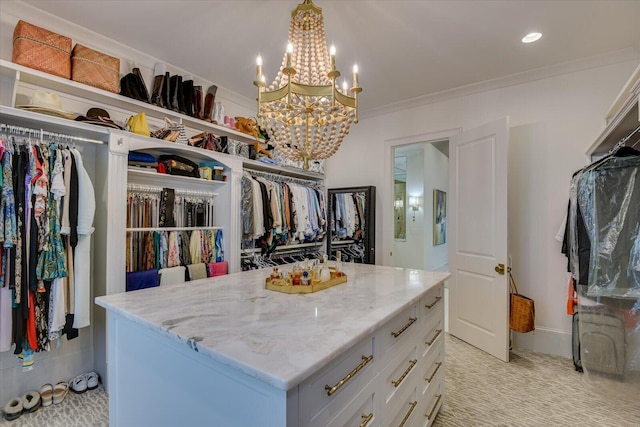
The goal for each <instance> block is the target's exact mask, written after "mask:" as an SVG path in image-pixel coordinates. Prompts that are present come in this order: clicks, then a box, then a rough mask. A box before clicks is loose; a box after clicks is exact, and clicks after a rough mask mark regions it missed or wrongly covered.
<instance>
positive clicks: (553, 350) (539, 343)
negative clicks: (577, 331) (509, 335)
mask: <svg viewBox="0 0 640 427" xmlns="http://www.w3.org/2000/svg"><path fill="white" fill-rule="evenodd" d="M571 347H572V345H571V332H565V331H560V330H557V329H546V328H538V327H536V330H535V331H533V332H529V333H527V334H521V333H518V332H513V348H515V349H521V350H531V351H535V352H537V353H545V354H553V355H556V356H562V357H567V358H571V357H572V355H571Z"/></svg>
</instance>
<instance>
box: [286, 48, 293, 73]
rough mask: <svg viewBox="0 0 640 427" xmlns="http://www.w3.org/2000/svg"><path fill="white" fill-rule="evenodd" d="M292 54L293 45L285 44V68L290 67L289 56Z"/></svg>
mask: <svg viewBox="0 0 640 427" xmlns="http://www.w3.org/2000/svg"><path fill="white" fill-rule="evenodd" d="M292 53H293V45H292V44H291V43H289V44H287V67H291V54H292Z"/></svg>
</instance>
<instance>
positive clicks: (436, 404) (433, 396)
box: [416, 384, 444, 427]
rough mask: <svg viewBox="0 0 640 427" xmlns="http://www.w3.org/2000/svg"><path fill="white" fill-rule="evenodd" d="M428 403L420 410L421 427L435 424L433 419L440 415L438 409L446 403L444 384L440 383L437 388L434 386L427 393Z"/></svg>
mask: <svg viewBox="0 0 640 427" xmlns="http://www.w3.org/2000/svg"><path fill="white" fill-rule="evenodd" d="M425 403H426V405H425V406H422V410H421V411H419V412H418V415H419V417H416V418H417V419H419V421H420V424H419V425H420V426H421V427H429V426H430V425H432V424H433V420H434V419H435V418H436V415H438V410H439V409H440V407H442V405H443V404H444V384H439V385H438V387H437V388H433V389H431V390H430V392H429V393H428V394H427V398H426V400H425Z"/></svg>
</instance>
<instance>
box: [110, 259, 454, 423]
mask: <svg viewBox="0 0 640 427" xmlns="http://www.w3.org/2000/svg"><path fill="white" fill-rule="evenodd" d="M344 269H345V272H346V273H347V275H348V277H349V282H347V283H346V284H345V285H344V287H342V288H340V287H335V288H332V289H330V290H327V291H323V292H325V293H323V292H319V293H316V294H311V295H305V296H302V295H286V294H280V293H277V292H271V291H268V290H265V289H264V285H263V280H264V273H263V272H260V271H246V272H241V273H237V274H233V275H229V276H223V277H217V278H214V279H212V280H210V281H208V282H201V283H199V284H198V286H197V287H189V286H186V285H185V286H183V285H176V286H178V287H177V292H178V294H179V295H180V296H181V298H183V299H184V301H185V302H189V303H188V305H185V306H183V305H181V304H180V302H179V301H175V300H174V298H173V293H172V294H169V292H170V290H169V289H168V288H167V287H160V288H158V289H153V290H151V291H149V292H130V293H127V294H119V295H112V296H106V297H103V298H100V299H99V300H98V304H100V305H102V306H104V307H105V308H107V310H108V312H109V319H110V323H109V330H110V333H109V342H110V343H113V344H114V345H110V347H109V350H110V359H111V360H113V361H114V362H113V363H114V365H112V367H113V369H111V370H110V372H109V373H110V378H111V381H112V382H113V384H114V389H113V390H112V393H110V396H111V397H112V398H111V399H110V404H111V407H110V417H111V421H112V423H113V425H124V424H126V425H129V424H131V425H135V424H136V423H138V422H142V423H146V424H154V425H156V424H157V425H177V424H180V423H183V424H184V423H188V424H191V425H201V424H202V425H234V426H235V425H243V426H244V425H247V426H253V425H260V426H274V427H275V426H277V427H284V426H288V427H303V426H304V427H308V426H335V427H338V426H345V425H349V426H367V427H371V426H378V427H382V426H384V427H387V426H394V427H395V426H405V427H408V426H429V425H431V424H432V423H433V420H434V418H435V415H436V413H437V411H438V410H439V409H440V408H441V407H442V404H443V401H444V400H443V393H444V335H443V334H442V333H441V332H439V331H440V330H441V328H442V323H443V321H444V303H443V299H442V296H443V291H444V289H443V281H444V280H446V278H447V277H448V276H449V275H448V274H445V273H428V272H419V273H418V276H417V277H418V278H417V280H416V282H414V283H411V282H410V281H409V276H408V274H407V272H406V271H405V270H401V269H393V268H391V267H382V266H374V265H362V264H351V263H345V264H344ZM373 281H375V282H376V283H375V285H374V284H373V283H372V282H373ZM216 291H217V293H216ZM214 293H215V296H214V295H213V294H214ZM291 297H293V298H291ZM193 298H198V299H199V301H198V303H195V304H194V303H192V301H193ZM140 306H144V308H142V307H140ZM149 307H157V309H158V310H157V311H150V310H149ZM187 307H188V308H187ZM283 307H286V308H283ZM185 309H187V310H190V311H189V315H188V316H186V317H185V315H184V310H185ZM212 313H215V315H213V316H214V318H213V319H212ZM210 319H211V320H210ZM228 325H234V327H228ZM116 343H117V345H116ZM139 352H144V353H145V363H144V364H140V363H139V362H138V361H137V357H136V356H135V355H136V354H139ZM156 384H157V385H158V386H159V387H160V388H159V389H158V388H156V387H155V385H156ZM175 408H183V409H184V410H182V411H176V410H175ZM247 408H250V410H247Z"/></svg>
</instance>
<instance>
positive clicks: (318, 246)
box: [240, 159, 328, 258]
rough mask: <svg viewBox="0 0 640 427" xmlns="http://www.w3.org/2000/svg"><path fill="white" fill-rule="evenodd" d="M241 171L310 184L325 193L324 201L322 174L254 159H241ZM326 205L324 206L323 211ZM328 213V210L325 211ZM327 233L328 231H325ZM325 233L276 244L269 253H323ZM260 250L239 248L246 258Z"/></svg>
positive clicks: (276, 254) (255, 254) (268, 177)
mask: <svg viewBox="0 0 640 427" xmlns="http://www.w3.org/2000/svg"><path fill="white" fill-rule="evenodd" d="M243 168H244V169H243V171H245V172H247V173H249V174H254V175H257V176H262V177H264V178H267V179H272V180H282V181H285V182H287V181H289V182H294V183H298V184H302V185H311V186H314V187H316V188H318V189H319V190H320V191H321V192H322V193H324V195H325V201H326V194H327V193H326V189H325V188H324V175H323V174H320V173H318V172H312V171H305V170H302V169H295V168H291V167H280V166H274V165H270V164H267V163H263V162H260V161H256V160H247V159H244V161H243ZM326 209H327V206H325V211H326ZM326 212H327V213H328V211H326ZM327 234H328V233H327ZM326 239H327V237H326V235H325V236H324V237H323V238H322V239H321V240H317V241H312V242H305V243H289V244H287V245H281V246H277V247H276V248H275V250H274V251H273V252H272V254H271V255H274V256H279V255H283V254H287V255H305V254H309V253H311V252H315V253H324V250H325V244H326V243H325V242H326ZM260 252H262V249H261V248H257V247H245V248H242V249H241V250H240V253H241V257H242V258H247V257H250V256H258V255H259V254H260Z"/></svg>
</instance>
